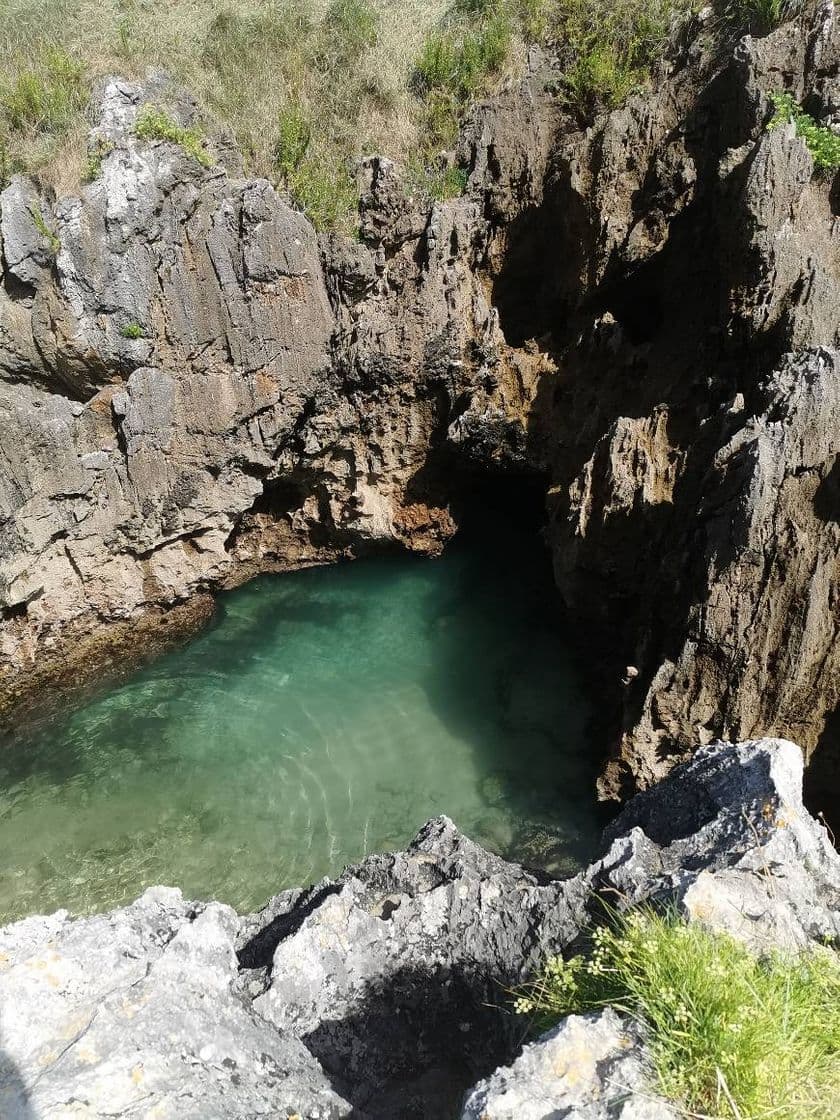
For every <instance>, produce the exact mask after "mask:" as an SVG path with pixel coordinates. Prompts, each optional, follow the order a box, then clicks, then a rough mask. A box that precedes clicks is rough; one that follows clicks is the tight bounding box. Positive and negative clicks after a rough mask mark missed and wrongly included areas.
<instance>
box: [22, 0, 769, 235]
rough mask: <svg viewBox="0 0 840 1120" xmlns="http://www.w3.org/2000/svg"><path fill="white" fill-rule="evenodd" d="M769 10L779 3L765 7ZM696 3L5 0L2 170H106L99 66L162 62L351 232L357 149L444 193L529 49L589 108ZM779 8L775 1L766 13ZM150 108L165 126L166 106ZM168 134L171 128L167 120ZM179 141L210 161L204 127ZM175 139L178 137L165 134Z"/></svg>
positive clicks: (313, 211)
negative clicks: (461, 132) (466, 132)
mask: <svg viewBox="0 0 840 1120" xmlns="http://www.w3.org/2000/svg"><path fill="white" fill-rule="evenodd" d="M768 4H769V7H768ZM696 8H697V2H696V0H651V2H650V3H644V2H642V0H616V2H614V3H611V2H608V0H449V2H447V0H434V2H433V3H428V4H426V3H420V2H419V0H400V2H399V3H390V4H389V3H387V2H386V0H329V2H325V0H246V2H245V3H241V4H237V5H232V4H230V3H227V2H226V0H207V2H205V3H198V2H196V0H174V2H173V3H171V4H167V5H165V6H163V5H160V4H155V3H150V2H148V0H4V3H3V19H2V26H0V75H2V76H0V182H3V181H7V180H8V178H9V177H10V175H11V174H13V173H14V172H15V171H20V170H24V171H29V172H33V173H37V174H38V175H39V176H40V177H41V178H43V179H45V180H46V181H47V182H51V183H52V184H53V185H54V186H55V187H56V188H57V189H58V191H59V193H60V192H61V191H63V190H65V191H66V190H69V189H75V188H76V187H77V186H78V184H79V182H81V181H83V180H89V179H92V178H95V176H96V172H97V167H98V160H99V158H100V157H101V153H98V152H94V153H92V154H91V153H90V152H87V151H86V135H87V124H86V116H85V114H86V108H87V104H88V100H89V96H90V91H91V88H92V86H93V84H94V83H95V81H96V80H97V79H98V78H101V77H103V76H104V75H106V74H109V73H119V74H123V75H125V76H127V77H136V76H142V75H143V74H145V72H146V71H147V70H148V69H149V68H154V69H160V70H164V71H166V72H167V73H168V74H170V75H171V76H172V78H173V79H174V80H175V81H176V82H178V83H181V84H182V85H184V86H185V87H186V88H187V89H189V90H190V91H191V92H192V93H193V94H194V95H195V97H196V99H197V103H198V111H199V114H200V116H201V117H203V118H205V119H206V121H207V122H208V125H209V124H210V123H211V122H212V123H214V124H215V123H219V124H220V125H221V126H222V127H224V128H227V129H229V130H230V131H231V132H232V133H233V135H234V137H235V139H236V141H237V143H238V144H239V146H240V148H241V149H242V152H243V154H244V157H245V166H246V170H247V172H248V173H249V174H252V175H261V176H265V177H267V178H269V179H271V180H272V181H274V182H276V183H279V184H281V185H282V186H284V187H285V188H286V189H287V191H288V192H289V194H290V195H291V197H292V198H293V199H294V200H295V201H296V202H297V204H298V205H299V206H300V207H301V208H302V209H303V210H305V211H306V212H307V213H308V214H309V216H310V217H311V219H312V220H313V222H314V223H315V224H316V225H317V226H319V227H321V228H325V227H333V226H340V225H342V224H343V223H344V221H345V219H346V217H347V214H348V213H349V211H350V210H351V209H352V207H353V204H354V202H355V191H354V185H353V182H352V174H351V172H352V160H353V159H354V158H356V157H358V156H360V155H363V154H368V153H371V152H383V153H385V154H387V155H390V156H392V157H395V158H398V159H401V160H403V161H404V162H406V163H408V164H409V165H410V167H411V169H412V171H413V176H412V177H413V180H414V182H415V183H416V184H417V185H418V186H419V187H420V188H422V189H423V190H424V191H425V192H426V193H428V194H429V195H431V196H432V197H447V196H449V195H452V194H458V193H460V192H461V191H462V190H463V186H464V183H465V177H464V175H463V172H462V171H461V169H459V168H457V167H455V166H454V165H453V163H452V160H451V157H448V158H444V157H442V154H441V153H442V151H443V150H447V149H452V148H453V147H454V144H455V140H456V136H457V131H458V125H459V123H460V121H461V119H462V118H463V115H464V113H465V112H466V110H467V109H468V107H469V106H470V104H471V103H472V102H473V101H474V100H475V99H476V98H479V97H481V96H483V95H484V94H486V93H488V92H490V91H491V90H492V89H493V88H494V87H496V86H497V85H498V84H499V83H500V82H503V81H504V80H505V79H507V78H510V77H512V76H514V75H516V74H517V73H519V72H521V71H522V69H523V66H524V59H525V51H526V47H527V46H528V45H530V44H541V45H542V46H544V47H546V48H547V49H548V50H549V52H550V53H551V54H552V55H553V56H555V57H556V58H557V60H558V66H559V69H558V70H557V74H558V92H559V93H560V94H561V95H562V96H564V97H565V98H566V99H567V100H568V102H569V105H570V107H572V108H574V109H575V110H577V111H578V112H579V113H580V114H581V115H582V116H583V117H591V115H592V114H593V113H594V112H596V111H597V110H599V109H601V108H611V107H614V106H615V105H617V104H619V103H620V102H621V101H622V100H623V99H624V98H625V97H626V96H627V95H628V93H630V92H631V91H632V90H633V89H635V88H637V87H639V86H640V85H642V84H643V83H644V82H645V80H646V78H647V75H648V74H649V71H650V68H651V66H652V65H653V64H654V63H655V61H656V60H657V59H658V58H660V57H661V56H662V54H663V52H664V50H665V47H666V44H667V43H668V41H669V38H671V37H672V36H673V35H674V33H675V30H676V29H677V28H678V27H679V26H680V25H681V23H682V22H683V21H684V20H685V19H686V18H687V17H688V16H689V15H690V14H691V13H692V12H693V11H695V10H696ZM765 9H766V10H765ZM728 11H729V14H730V18H732V19H734V20H735V21H736V22H737V23H739V24H740V25H741V26H761V25H764V24H767V25H770V24H772V23H774V22H778V21H779V20H780V19H781V18H782V16H783V15H784V5H782V4H780V0H740V3H739V4H738V6H737V8H730V9H728ZM155 113H156V116H155V120H156V121H157V125H158V127H157V128H156V129H155V128H152V124H153V123H154V122H153V121H152V120H151V118H150V117H149V118H147V120H146V121H145V123H144V125H143V127H144V129H145V132H146V133H148V135H149V137H153V136H154V137H159V138H165V137H164V133H165V132H166V131H167V130H166V129H165V128H162V122H164V121H165V120H166V118H167V113H166V107H165V106H161V107H159V108H158V109H157V110H155ZM171 131H172V130H171V128H170V129H169V132H171ZM186 131H187V133H188V135H185V137H183V138H180V139H179V138H175V139H178V142H180V143H183V144H185V146H186V147H187V150H189V151H191V152H192V154H194V155H195V156H196V158H199V159H200V160H201V161H202V162H205V161H209V159H210V155H209V154H208V153H207V148H206V146H205V144H204V141H203V133H202V132H201V130H200V129H196V130H195V131H194V130H193V129H189V130H186ZM169 138H170V139H172V138H173V137H171V136H170V137H169Z"/></svg>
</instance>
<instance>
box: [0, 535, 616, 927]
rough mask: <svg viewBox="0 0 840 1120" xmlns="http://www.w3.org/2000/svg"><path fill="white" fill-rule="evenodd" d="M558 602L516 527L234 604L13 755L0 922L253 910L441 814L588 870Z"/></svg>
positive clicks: (569, 666) (578, 694)
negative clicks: (141, 907)
mask: <svg viewBox="0 0 840 1120" xmlns="http://www.w3.org/2000/svg"><path fill="white" fill-rule="evenodd" d="M554 601H555V593H554V591H553V588H552V585H551V577H550V572H549V566H548V561H547V558H546V555H545V553H544V550H543V549H542V546H541V544H540V542H539V540H538V538H537V537H536V536H535V535H534V534H533V533H531V534H523V533H522V532H521V531H520V530H517V529H514V528H511V529H510V531H509V532H508V533H505V534H502V539H501V541H500V540H499V537H498V535H497V536H496V537H495V538H494V539H492V540H491V539H490V538H487V537H481V536H479V537H476V538H473V539H472V540H471V541H468V542H465V543H462V544H458V543H456V544H455V545H453V546H452V548H451V550H450V551H449V552H448V553H447V554H446V555H445V556H444V558H443V559H441V560H434V561H432V560H420V559H416V558H411V557H391V558H388V559H378V560H364V561H357V562H355V563H352V564H347V565H344V566H340V567H333V568H321V569H317V570H311V571H307V572H300V573H297V574H293V575H285V576H278V577H265V578H262V579H260V580H258V581H256V582H254V583H252V584H250V585H248V586H247V587H245V588H243V589H241V590H240V591H237V592H235V593H233V594H230V595H228V596H227V597H226V598H224V599H223V600H222V604H221V609H220V613H219V619H218V622H217V624H216V625H214V626H213V628H212V629H210V630H208V631H207V632H206V633H204V634H203V635H202V636H200V637H199V638H198V639H197V640H196V641H194V642H193V643H192V644H191V645H189V646H188V647H187V648H185V649H183V650H181V651H179V652H176V653H173V654H171V655H169V656H167V657H165V658H163V659H161V660H160V661H158V662H157V663H155V664H154V665H153V666H152V667H151V668H149V669H147V670H145V671H143V672H140V673H138V674H137V675H136V676H135V677H133V678H132V679H130V680H129V681H128V682H126V683H123V684H121V685H119V686H116V687H113V688H112V689H110V690H109V691H104V692H103V693H102V694H100V695H98V696H96V697H95V698H94V699H92V700H90V701H89V702H87V703H86V704H85V705H84V706H83V707H81V708H79V709H78V710H76V711H74V712H72V713H71V714H69V715H64V716H62V717H61V718H58V719H54V720H52V721H51V722H49V723H47V724H44V725H41V726H39V727H37V728H34V729H30V730H29V731H28V732H26V733H21V734H19V735H17V736H16V737H14V738H13V739H12V740H7V741H6V742H5V743H3V744H0V746H2V748H3V749H2V751H0V851H2V852H3V858H2V867H1V868H0V916H2V917H3V918H6V919H8V918H10V917H15V916H19V915H23V914H27V913H32V912H44V911H49V910H51V909H55V908H56V907H59V906H66V907H68V908H69V909H71V910H75V911H85V910H90V909H94V908H101V907H107V906H112V905H114V904H116V903H118V902H121V901H123V900H126V899H129V898H133V897H134V896H136V895H137V894H139V893H140V891H141V890H142V889H143V888H144V887H145V886H147V885H149V884H152V883H159V882H163V883H168V884H172V885H176V886H179V887H181V888H182V889H183V890H184V892H185V894H187V895H188V896H191V897H194V898H206V897H215V898H220V899H223V900H225V901H227V902H230V903H232V904H233V905H235V906H237V907H239V908H254V907H257V906H259V905H261V904H262V903H263V902H264V901H265V900H266V898H267V897H268V896H269V895H271V894H273V893H275V892H277V891H279V890H281V889H282V888H284V887H287V886H291V885H300V884H305V883H307V882H310V881H312V880H315V879H317V878H319V877H320V876H322V875H325V874H333V873H335V872H337V871H339V870H340V869H341V867H342V866H343V865H344V864H346V863H348V862H350V861H353V860H357V859H358V858H359V857H361V856H363V855H364V854H365V853H366V852H371V851H376V850H382V849H388V848H393V847H398V846H401V845H403V844H404V843H405V842H406V841H407V840H409V839H410V838H411V836H412V835H413V834H414V832H415V831H416V830H417V828H418V827H419V826H420V825H421V824H422V823H423V822H424V821H425V820H426V819H427V818H428V817H430V816H432V815H434V814H437V813H447V814H449V815H450V816H451V817H453V818H454V820H455V821H456V823H457V824H458V825H459V826H460V827H461V828H463V829H464V830H465V831H466V832H467V833H469V834H470V835H471V836H473V837H474V838H476V839H478V840H480V841H481V842H482V843H484V844H486V845H488V846H489V847H490V848H492V849H493V850H495V851H497V852H499V853H501V854H504V855H507V856H511V857H513V858H516V859H520V860H523V861H525V862H527V863H530V864H531V865H534V866H541V867H543V868H545V869H547V870H549V871H551V872H554V873H558V874H562V873H567V872H570V871H573V870H575V869H576V868H577V867H578V866H579V865H580V864H581V863H582V862H584V861H586V860H587V859H588V858H589V857H591V855H592V852H593V850H594V847H595V843H596V835H597V825H596V811H595V804H594V797H593V773H592V770H591V764H589V763H588V762H587V761H586V750H585V746H584V723H585V720H586V716H587V711H586V707H585V702H584V699H583V695H582V689H581V684H580V681H579V679H578V676H577V675H576V672H575V670H574V667H573V655H572V652H571V650H570V648H569V642H568V636H567V634H566V632H565V631H564V626H563V624H562V622H561V621H560V618H559V617H558V616H557V615H556V614H555V613H554V608H553V606H552V604H553V602H554Z"/></svg>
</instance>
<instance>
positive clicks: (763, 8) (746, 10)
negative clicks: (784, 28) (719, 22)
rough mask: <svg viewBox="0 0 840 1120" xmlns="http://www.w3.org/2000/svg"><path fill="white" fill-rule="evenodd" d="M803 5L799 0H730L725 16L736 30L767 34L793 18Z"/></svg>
mask: <svg viewBox="0 0 840 1120" xmlns="http://www.w3.org/2000/svg"><path fill="white" fill-rule="evenodd" d="M800 7H801V3H800V2H799V0H729V2H728V3H727V4H726V5H725V7H724V15H723V18H724V20H725V21H726V23H727V24H728V25H729V26H730V27H731V28H732V29H733V30H735V31H737V32H738V33H740V34H743V33H744V32H746V31H749V32H750V33H751V34H753V35H767V34H769V32H771V31H773V30H774V28H776V27H778V26H779V25H780V24H782V23H784V22H785V20H786V19H791V18H792V17H793V16H794V15H795V14H796V13H797V11H798V10H799V8H800Z"/></svg>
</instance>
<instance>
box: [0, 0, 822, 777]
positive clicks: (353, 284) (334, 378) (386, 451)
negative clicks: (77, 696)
mask: <svg viewBox="0 0 840 1120" xmlns="http://www.w3.org/2000/svg"><path fill="white" fill-rule="evenodd" d="M839 66H840V26H838V17H836V15H835V12H834V9H833V6H832V5H831V4H830V3H825V2H820V3H819V4H817V5H815V4H813V3H811V4H806V5H805V6H804V8H803V12H802V14H801V15H800V16H799V17H797V18H796V19H795V20H793V21H790V22H788V23H786V24H784V25H783V26H782V27H780V28H779V29H778V30H777V31H775V32H773V33H772V34H770V35H768V36H766V37H764V38H761V39H751V38H749V37H746V38H744V39H742V40H740V41H739V42H737V43H733V42H723V43H721V40H720V36H719V35H716V34H713V33H712V31H711V30H710V25H709V21H708V19H707V18H706V16H705V15H701V17H698V21H697V23H696V24H695V25H694V27H693V28H692V29H691V30H690V33H689V34H687V36H686V41H685V43H684V45H683V47H682V48H681V49H680V51H679V52H678V53H677V54H675V56H674V57H672V58H670V59H668V60H667V61H665V62H663V63H662V64H661V66H660V68H659V72H658V73H657V74H656V75H655V80H654V85H653V89H652V90H646V91H645V92H643V93H639V94H635V95H633V96H632V97H631V98H630V99H629V101H628V102H627V104H626V105H625V106H624V107H623V108H621V109H618V110H616V111H614V112H612V113H610V114H607V115H604V116H602V117H600V118H598V119H597V120H596V121H595V122H594V123H591V124H590V125H589V126H587V127H585V128H583V127H581V124H580V122H579V121H578V120H577V119H575V118H573V117H572V116H571V115H570V114H569V113H568V112H567V111H566V110H565V109H564V106H563V103H562V99H560V98H559V97H558V96H557V95H556V93H555V92H554V88H555V84H556V83H554V82H553V81H552V72H551V60H550V59H549V58H545V57H543V56H541V55H538V54H536V53H534V54H533V55H532V57H531V59H530V63H529V73H528V75H527V77H526V79H525V80H524V81H523V82H522V84H521V86H519V87H518V88H516V89H511V90H509V91H508V92H506V93H504V94H502V95H500V96H499V97H497V98H496V99H495V100H494V101H492V102H490V103H488V104H486V105H483V106H480V107H479V108H478V109H477V110H476V112H475V113H474V115H473V118H472V120H471V121H470V123H469V125H468V127H467V128H466V129H465V131H464V134H463V136H462V139H461V152H460V156H461V158H462V161H463V162H464V164H465V166H466V167H467V168H468V170H469V181H468V186H467V190H466V193H465V195H464V196H463V197H462V198H459V199H454V200H451V201H448V202H445V203H440V204H436V205H434V206H432V207H431V208H428V207H425V206H424V205H422V204H421V203H420V201H419V200H418V199H415V198H413V197H412V196H411V193H410V191H408V189H407V187H406V186H405V183H404V181H403V178H402V176H401V174H400V171H399V169H398V168H396V167H394V166H393V165H392V164H390V163H389V162H388V161H386V160H383V159H376V158H372V159H370V160H368V161H366V162H365V163H364V164H363V165H362V166H361V167H360V168H359V187H360V195H361V203H360V212H361V230H360V237H359V240H358V241H349V240H347V239H342V238H339V237H338V236H321V237H320V238H319V237H317V236H316V234H315V232H314V231H313V229H312V228H311V227H310V225H309V223H308V222H307V221H306V219H305V218H303V217H302V216H301V215H300V214H297V213H295V212H293V211H292V210H291V209H290V208H289V207H288V206H287V205H286V203H285V202H284V201H283V200H282V199H281V198H280V197H279V196H278V195H277V193H276V192H275V191H274V190H273V189H272V187H271V186H270V185H269V184H268V183H266V182H264V181H256V182H253V181H246V180H243V179H242V178H241V174H240V165H239V159H238V156H237V153H236V152H235V151H233V150H232V149H231V147H230V144H229V143H228V142H227V141H226V140H225V139H224V137H221V136H219V137H217V138H216V141H215V145H214V152H215V157H216V160H217V162H216V163H215V165H214V166H213V167H211V168H210V169H205V168H204V167H202V166H201V165H200V164H199V163H198V162H196V161H195V160H194V159H192V158H191V157H190V156H189V155H187V154H186V153H185V152H184V151H183V150H182V149H181V148H179V147H178V146H177V145H175V144H171V143H166V142H160V141H158V142H151V143H148V142H145V143H144V142H140V141H138V140H137V138H136V137H135V136H134V133H133V124H134V121H135V119H136V114H137V112H138V109H139V107H140V106H141V105H142V103H143V102H144V101H157V100H159V99H160V98H161V97H162V96H164V94H165V96H166V97H167V99H169V100H171V99H172V98H173V96H175V95H174V94H173V91H171V90H168V89H166V88H165V87H164V86H162V85H161V83H162V81H163V80H162V79H160V78H155V79H154V80H151V81H150V82H148V83H146V84H143V85H129V84H127V83H125V82H122V81H120V80H118V79H114V80H111V81H109V82H107V83H106V84H105V85H104V87H103V89H102V90H101V91H100V97H99V99H98V104H99V117H98V121H97V123H96V125H95V127H94V130H93V134H92V139H91V143H92V145H93V146H94V148H95V150H96V151H97V152H99V153H100V154H101V170H100V172H99V174H98V176H97V177H96V178H95V180H94V181H93V182H92V183H90V184H88V185H87V186H85V187H84V188H83V190H82V191H81V194H80V196H79V197H78V198H63V199H53V198H50V197H47V196H46V195H45V194H44V193H43V192H41V191H40V190H39V188H38V186H37V184H35V183H33V182H30V181H27V180H25V179H21V178H18V179H16V180H14V181H13V183H12V184H11V186H10V187H9V188H8V189H7V190H6V191H5V192H4V193H3V194H2V197H0V237H2V280H1V281H0V418H1V419H0V425H1V429H0V430H2V440H1V441H0V610H2V624H1V625H2V630H0V685H1V686H2V706H3V707H4V708H5V709H6V710H10V709H11V708H12V707H13V705H14V704H16V703H17V702H19V701H20V700H21V699H24V698H25V697H26V696H27V695H32V694H33V693H37V692H38V690H39V689H42V688H43V685H44V682H45V681H48V680H49V681H51V682H55V681H56V680H57V679H58V678H59V677H60V676H61V675H62V674H63V675H64V676H67V677H69V678H71V679H72V680H73V681H74V682H75V681H77V680H78V679H79V678H80V677H81V676H84V675H85V674H86V673H87V674H90V673H93V672H98V671H99V668H100V666H101V665H102V664H103V663H104V662H105V661H110V660H112V659H113V658H114V656H115V655H117V654H120V655H124V654H125V652H126V651H129V652H132V653H133V654H135V655H136V652H137V648H138V646H142V647H143V649H144V651H145V650H151V649H154V648H155V646H156V644H157V643H158V642H159V641H160V642H162V641H166V640H169V639H168V635H169V634H170V633H172V632H175V633H181V632H184V631H188V630H189V629H190V627H192V626H194V625H196V624H197V623H198V622H199V621H200V619H201V618H202V617H204V616H205V615H206V612H207V610H208V609H209V605H208V604H209V599H208V597H207V593H208V592H212V591H214V590H216V589H218V588H223V587H227V586H231V585H233V584H235V583H238V582H241V581H242V580H244V579H246V578H248V577H249V576H251V575H252V574H254V573H256V572H258V571H264V570H282V569H287V568H292V567H298V566H301V565H306V564H312V563H321V562H325V561H329V560H335V559H338V558H342V557H351V556H355V555H358V554H360V553H361V552H363V551H365V550H369V549H373V548H381V547H383V546H387V545H390V544H400V545H404V546H406V547H408V548H411V549H414V550H419V551H425V552H435V551H437V550H439V549H440V548H441V547H442V545H443V544H444V543H445V541H446V539H447V538H448V537H449V536H450V535H451V533H452V532H453V531H454V529H455V524H454V521H453V517H452V512H451V509H450V505H451V501H452V499H453V497H454V496H455V495H456V491H457V485H458V483H457V472H458V469H459V468H463V469H471V470H480V471H501V470H506V471H509V472H531V473H539V474H540V475H541V476H542V477H543V478H544V479H545V482H546V490H547V493H548V499H547V506H548V537H549V542H550V545H551V548H552V551H553V555H554V559H555V569H556V574H557V582H558V586H559V588H560V592H561V594H562V595H563V597H564V599H565V601H566V603H567V604H568V606H569V608H570V610H571V611H573V612H574V615H575V616H576V617H577V618H578V619H579V620H580V624H581V626H584V627H586V629H587V632H589V633H598V634H601V635H603V636H605V637H607V638H608V639H609V641H608V642H603V643H602V644H601V645H600V647H598V649H597V655H596V657H595V659H594V660H595V663H596V665H597V671H598V674H599V682H600V684H599V687H600V690H601V695H602V697H603V701H604V702H603V705H602V706H603V709H604V711H605V713H607V723H608V724H609V727H608V728H607V732H608V735H609V741H610V752H611V757H610V761H609V762H608V764H607V767H606V770H605V774H604V778H603V783H602V785H603V792H604V793H605V794H606V795H608V796H616V795H619V794H623V793H624V792H626V791H627V790H628V789H629V788H632V787H634V786H644V785H648V784H650V783H651V782H653V781H655V780H656V779H658V778H659V777H661V776H662V775H663V774H664V773H665V772H666V771H667V770H668V769H669V768H670V766H672V765H673V763H674V761H675V760H678V759H680V758H682V757H684V756H686V755H687V754H688V753H689V752H690V751H691V750H692V749H693V748H694V745H695V744H696V742H697V741H700V742H704V741H708V740H710V739H711V738H713V737H715V736H718V735H726V736H730V737H746V736H748V735H753V734H771V733H772V734H789V735H792V736H794V737H795V738H796V739H797V740H798V741H799V742H800V743H801V744H802V745H803V747H804V748H805V749H806V751H807V752H808V753H812V752H814V751H815V750H816V749H817V748H818V747H820V757H821V758H823V759H825V760H830V759H831V757H832V755H833V756H834V757H837V755H838V753H840V751H838V744H837V742H836V733H837V722H836V718H834V715H835V713H836V710H837V705H838V702H840V663H838V657H840V654H838V648H840V647H838V644H837V642H836V641H835V638H836V635H837V626H838V604H837V590H836V589H837V586H838V575H840V572H839V571H838V555H840V529H839V528H838V519H840V506H838V486H837V466H836V462H837V459H836V456H837V451H838V441H840V435H838V432H840V426H838V420H839V419H840V399H839V398H838V394H840V389H838V375H840V369H838V361H840V356H838V346H840V339H838V322H840V315H838V311H839V310H840V254H839V253H838V236H840V234H839V233H838V229H840V227H838V221H837V202H838V195H837V188H836V184H835V183H834V182H833V181H832V180H831V179H830V178H829V177H826V176H824V175H817V174H815V171H814V167H813V162H812V159H811V156H810V155H809V153H808V151H807V149H806V147H805V145H804V143H803V142H802V140H800V139H798V138H797V137H796V136H795V135H794V133H793V129H792V128H791V127H787V128H779V129H775V130H773V131H771V132H768V131H767V129H766V124H767V121H768V119H769V116H770V101H769V94H770V92H771V91H774V90H777V89H779V88H786V89H789V90H791V91H792V92H793V94H794V95H795V96H796V98H797V99H799V100H800V101H802V102H803V103H805V104H806V105H807V107H808V108H809V109H810V110H811V111H812V112H813V113H814V114H815V115H816V116H818V117H821V118H822V119H827V120H831V119H835V118H836V117H837V114H838V111H839V110H838V106H840V93H838V77H837V75H838V67H839ZM175 111H176V113H177V114H178V116H179V118H180V120H181V121H182V122H184V123H188V122H189V121H190V120H191V119H192V115H193V113H194V108H193V106H192V103H191V102H190V99H189V97H188V96H187V95H182V94H179V95H177V97H175ZM832 737H834V738H832ZM828 765H829V768H830V762H829V764H828Z"/></svg>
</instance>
